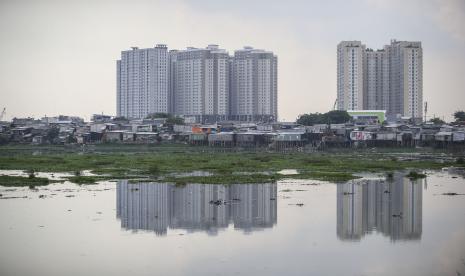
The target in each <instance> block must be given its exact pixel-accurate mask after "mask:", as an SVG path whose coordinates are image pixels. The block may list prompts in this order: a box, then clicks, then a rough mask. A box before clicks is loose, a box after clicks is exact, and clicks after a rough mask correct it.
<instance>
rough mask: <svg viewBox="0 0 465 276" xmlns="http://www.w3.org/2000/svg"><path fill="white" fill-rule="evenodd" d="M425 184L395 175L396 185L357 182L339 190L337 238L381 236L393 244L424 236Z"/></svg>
mask: <svg viewBox="0 0 465 276" xmlns="http://www.w3.org/2000/svg"><path fill="white" fill-rule="evenodd" d="M421 183H422V180H416V181H412V180H409V179H407V178H404V177H403V176H402V175H401V174H395V176H394V178H393V179H392V181H383V180H354V181H350V182H348V183H345V184H339V185H338V186H337V236H338V237H339V239H341V240H360V239H361V238H362V237H363V236H364V235H365V234H366V233H371V232H372V231H377V232H380V233H382V234H384V235H386V236H389V237H390V238H391V240H392V241H397V240H418V239H421V233H422V198H423V192H422V184H421Z"/></svg>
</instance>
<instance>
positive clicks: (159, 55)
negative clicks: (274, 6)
mask: <svg viewBox="0 0 465 276" xmlns="http://www.w3.org/2000/svg"><path fill="white" fill-rule="evenodd" d="M277 89H278V87H277V57H276V55H274V54H273V52H269V51H265V50H258V49H253V48H252V47H244V49H242V50H238V51H235V53H234V57H231V56H230V55H229V54H228V52H227V51H225V50H223V49H220V48H219V47H218V45H208V46H207V47H206V48H193V47H188V48H187V49H186V50H171V51H169V52H168V49H167V47H166V45H157V46H156V47H155V48H149V49H138V48H137V47H133V49H132V50H129V51H123V52H121V60H118V61H117V116H118V117H120V116H122V117H126V118H129V119H135V118H144V117H146V116H147V115H148V114H150V113H170V114H175V115H178V116H182V117H184V118H185V120H186V121H193V122H197V123H199V122H200V123H213V122H218V121H225V120H240V121H265V122H268V121H276V120H277V117H278V95H277V94H278V90H277Z"/></svg>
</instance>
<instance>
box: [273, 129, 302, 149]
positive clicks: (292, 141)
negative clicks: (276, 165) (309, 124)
mask: <svg viewBox="0 0 465 276" xmlns="http://www.w3.org/2000/svg"><path fill="white" fill-rule="evenodd" d="M304 134H305V133H304V132H279V133H277V134H276V136H275V137H274V142H273V147H274V148H275V149H277V150H280V149H288V148H294V147H303V146H304V144H305V139H304Z"/></svg>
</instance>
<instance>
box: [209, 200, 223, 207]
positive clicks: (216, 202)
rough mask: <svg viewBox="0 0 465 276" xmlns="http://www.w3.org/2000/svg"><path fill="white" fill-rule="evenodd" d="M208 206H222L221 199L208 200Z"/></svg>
mask: <svg viewBox="0 0 465 276" xmlns="http://www.w3.org/2000/svg"><path fill="white" fill-rule="evenodd" d="M210 204H214V205H216V206H218V205H221V204H223V201H222V200H221V199H218V200H210Z"/></svg>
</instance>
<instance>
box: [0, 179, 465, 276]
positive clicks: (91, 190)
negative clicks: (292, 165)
mask: <svg viewBox="0 0 465 276" xmlns="http://www.w3.org/2000/svg"><path fill="white" fill-rule="evenodd" d="M0 185H1V183H0ZM449 193H456V194H457V195H455V194H449ZM0 194H1V196H0V275H2V276H3V275H5V276H7V275H48V276H50V275H465V195H464V194H465V178H464V177H463V175H459V174H456V173H453V172H452V173H451V172H450V171H442V172H428V176H427V178H426V179H420V180H409V179H408V178H405V177H403V175H402V174H400V173H396V174H395V175H394V177H393V178H391V179H385V178H384V177H381V176H373V175H372V176H365V177H364V178H362V179H358V180H353V181H349V182H347V183H339V184H334V183H328V182H322V181H313V180H292V179H289V180H284V181H279V182H278V183H268V184H238V185H200V184H187V185H182V186H176V185H174V184H167V183H128V181H118V182H102V183H99V184H97V185H87V186H85V185H83V186H78V185H75V184H72V183H69V182H66V183H64V184H51V185H48V186H43V187H37V188H32V189H31V188H28V187H24V188H23V187H21V188H12V187H2V186H0Z"/></svg>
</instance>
